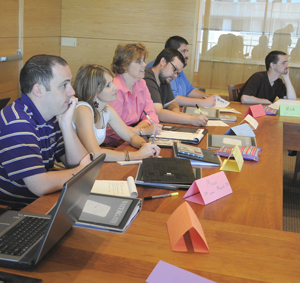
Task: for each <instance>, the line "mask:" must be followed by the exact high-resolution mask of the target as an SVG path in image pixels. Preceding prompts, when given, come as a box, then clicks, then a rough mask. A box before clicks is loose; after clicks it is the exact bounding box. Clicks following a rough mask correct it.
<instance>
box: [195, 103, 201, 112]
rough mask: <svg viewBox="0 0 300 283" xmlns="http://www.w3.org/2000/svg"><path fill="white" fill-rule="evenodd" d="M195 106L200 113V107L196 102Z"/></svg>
mask: <svg viewBox="0 0 300 283" xmlns="http://www.w3.org/2000/svg"><path fill="white" fill-rule="evenodd" d="M196 107H197V109H198V111H199V113H200V114H201V110H200V107H199V106H198V104H196Z"/></svg>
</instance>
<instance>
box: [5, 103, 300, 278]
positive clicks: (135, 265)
mask: <svg viewBox="0 0 300 283" xmlns="http://www.w3.org/2000/svg"><path fill="white" fill-rule="evenodd" d="M231 106H232V107H233V108H235V109H237V110H239V111H241V112H242V113H243V114H244V113H245V112H246V110H247V109H248V106H245V105H240V104H238V103H231ZM237 116H238V121H237V123H229V125H230V126H234V125H236V124H238V123H239V122H240V121H241V120H242V119H243V115H237ZM257 121H258V122H259V126H258V129H257V130H256V131H255V134H256V140H257V145H258V147H261V148H262V152H261V154H260V159H259V162H249V161H245V163H244V165H243V168H242V170H241V172H240V173H235V172H225V173H226V176H227V178H228V180H229V182H230V185H231V187H232V190H233V193H232V194H231V195H229V196H226V197H224V198H222V199H219V200H217V201H215V202H213V203H211V204H208V205H206V206H202V205H199V204H195V203H189V204H190V205H191V207H192V209H193V210H194V211H195V213H196V214H197V216H198V218H199V219H200V223H201V225H202V227H203V230H204V234H205V236H206V240H207V243H208V247H209V249H210V253H208V254H199V253H194V252H193V251H192V250H191V248H190V249H189V251H188V252H187V253H179V252H172V250H171V247H170V242H169V238H168V232H167V228H166V221H167V219H168V218H169V216H170V214H172V213H173V211H174V210H175V209H176V208H177V207H178V206H179V205H180V204H181V203H183V201H184V200H183V199H182V197H183V195H184V194H185V191H179V196H177V197H169V198H164V199H155V200H150V201H145V202H144V203H143V211H142V212H141V213H140V214H139V216H138V217H137V218H136V219H135V220H134V222H133V223H132V224H131V226H130V227H129V228H128V230H127V231H126V232H125V233H124V234H122V235H119V234H113V233H107V232H101V231H93V230H87V229H82V228H74V229H72V230H71V231H70V232H69V233H68V234H67V235H66V236H65V237H64V238H63V239H62V240H61V241H60V242H59V243H58V245H56V246H55V247H54V248H53V249H52V250H51V251H50V252H49V253H48V255H46V256H45V258H44V259H43V260H42V262H41V263H40V264H39V265H38V266H37V268H36V269H35V270H34V271H33V272H24V271H12V270H9V269H4V268H1V270H4V271H7V272H15V273H18V274H23V275H27V276H32V277H36V278H42V279H44V282H121V281H122V282H145V280H146V278H147V277H148V276H149V274H150V273H151V271H152V270H153V268H154V267H155V265H156V264H157V263H158V262H159V260H163V261H166V262H168V263H170V264H173V265H176V266H178V267H180V268H183V269H186V270H188V271H191V272H193V273H196V274H198V275H201V276H203V277H205V278H208V279H211V280H213V281H216V282H300V268H299V267H300V234H296V233H290V232H283V231H282V206H283V203H282V190H283V189H282V149H283V148H286V146H288V148H289V149H298V147H297V146H299V145H298V142H299V139H297V140H292V141H291V140H290V139H289V138H288V137H287V136H285V138H283V133H284V132H285V134H286V135H289V136H291V137H293V135H294V136H295V133H291V132H289V131H288V130H286V128H285V126H286V124H287V125H288V126H290V125H291V126H292V127H294V128H296V129H298V128H300V127H299V125H297V124H295V123H299V122H300V119H299V118H287V117H286V119H285V118H283V117H279V116H275V117H274V116H264V117H260V118H257ZM227 130H228V128H223V127H208V131H209V133H218V134H224V133H225V132H226V131H227ZM296 133H299V130H297V131H296ZM285 141H289V144H288V145H286V144H284V143H285ZM199 146H200V147H204V148H205V147H206V137H205V138H204V139H203V140H202V141H201V142H200V144H199ZM124 147H126V146H124V145H123V146H121V147H120V150H122V149H123V148H124ZM161 155H162V156H163V157H172V156H173V155H172V151H171V150H170V149H162V152H161ZM136 171H137V165H129V166H120V165H119V164H116V163H105V164H104V165H103V167H102V169H101V171H100V174H99V176H98V178H99V179H107V180H108V179H111V180H120V179H122V180H125V179H126V178H127V177H128V176H135V174H136ZM218 171H219V168H213V167H202V173H203V176H208V175H210V174H213V173H216V172H218ZM138 191H139V197H144V196H149V195H159V194H163V193H167V192H169V191H166V190H161V189H151V188H148V189H146V188H142V187H138ZM57 197H58V193H56V194H52V195H48V196H43V197H41V198H39V199H38V200H36V201H35V202H33V203H32V204H31V205H29V206H28V207H26V208H25V209H24V211H28V212H35V213H46V212H47V211H48V210H49V209H50V208H51V207H52V205H53V204H54V203H55V201H56V200H57Z"/></svg>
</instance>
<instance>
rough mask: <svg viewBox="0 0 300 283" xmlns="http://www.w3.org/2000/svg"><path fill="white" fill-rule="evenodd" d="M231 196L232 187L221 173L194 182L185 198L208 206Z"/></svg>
mask: <svg viewBox="0 0 300 283" xmlns="http://www.w3.org/2000/svg"><path fill="white" fill-rule="evenodd" d="M229 194H232V189H231V186H230V184H229V181H228V179H227V177H226V175H225V173H224V172H223V171H221V172H218V173H215V174H212V175H209V176H207V177H204V178H201V179H198V180H196V181H194V183H193V184H192V185H191V186H190V188H189V189H188V191H187V192H186V194H185V195H184V197H183V198H185V199H186V200H187V201H192V202H195V203H199V204H203V205H206V204H208V203H211V202H213V201H215V200H217V199H219V198H222V197H224V196H227V195H229Z"/></svg>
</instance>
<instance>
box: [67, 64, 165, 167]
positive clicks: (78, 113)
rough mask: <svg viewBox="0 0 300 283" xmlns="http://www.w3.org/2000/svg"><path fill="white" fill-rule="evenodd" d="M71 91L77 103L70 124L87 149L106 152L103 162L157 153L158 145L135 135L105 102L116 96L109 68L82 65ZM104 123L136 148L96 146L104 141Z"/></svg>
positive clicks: (97, 153) (137, 157) (96, 153)
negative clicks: (131, 149)
mask: <svg viewBox="0 0 300 283" xmlns="http://www.w3.org/2000/svg"><path fill="white" fill-rule="evenodd" d="M74 90H75V93H76V94H75V96H76V97H77V98H78V101H79V102H78V105H77V108H76V110H75V113H74V117H73V127H74V130H75V131H76V133H77V135H78V137H79V139H80V141H81V142H82V144H83V145H84V147H85V148H86V149H87V150H88V152H93V153H94V154H95V155H96V156H97V155H100V154H102V153H106V159H105V160H106V161H121V160H126V161H129V160H138V159H142V158H146V157H157V156H158V155H159V153H160V148H159V147H157V146H156V145H154V144H149V143H147V142H146V141H145V140H144V139H143V138H142V137H140V136H138V135H136V134H135V133H134V132H133V131H132V130H130V129H129V128H128V127H127V126H126V124H125V123H124V122H123V121H122V119H121V118H120V117H119V115H118V114H117V113H116V111H115V110H114V109H113V108H112V107H111V106H109V105H108V103H109V102H111V101H114V100H116V99H117V87H116V86H115V85H114V84H113V75H112V73H111V72H110V71H109V70H108V69H106V68H105V67H103V66H100V65H83V66H81V67H80V69H79V70H78V72H77V75H76V78H75V82H74ZM106 126H109V127H110V128H112V129H113V130H114V131H115V132H116V133H117V134H118V135H119V136H120V138H121V139H123V140H124V141H127V142H128V143H129V144H130V145H131V146H133V147H135V148H138V149H139V150H138V151H130V152H129V151H127V150H125V151H124V152H120V151H115V150H110V149H105V148H101V147H100V146H99V145H101V143H103V141H104V140H105V136H106Z"/></svg>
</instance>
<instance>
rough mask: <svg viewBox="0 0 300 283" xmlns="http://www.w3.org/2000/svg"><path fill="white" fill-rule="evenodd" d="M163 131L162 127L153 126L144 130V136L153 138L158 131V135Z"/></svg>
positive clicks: (158, 125)
mask: <svg viewBox="0 0 300 283" xmlns="http://www.w3.org/2000/svg"><path fill="white" fill-rule="evenodd" d="M161 129H162V125H160V124H155V123H154V124H151V125H150V126H149V127H147V128H143V135H145V136H151V135H154V134H155V132H156V130H157V134H158V135H159V134H160V132H161Z"/></svg>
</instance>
